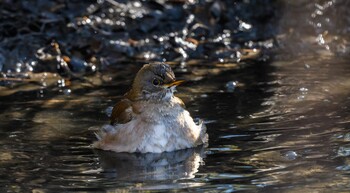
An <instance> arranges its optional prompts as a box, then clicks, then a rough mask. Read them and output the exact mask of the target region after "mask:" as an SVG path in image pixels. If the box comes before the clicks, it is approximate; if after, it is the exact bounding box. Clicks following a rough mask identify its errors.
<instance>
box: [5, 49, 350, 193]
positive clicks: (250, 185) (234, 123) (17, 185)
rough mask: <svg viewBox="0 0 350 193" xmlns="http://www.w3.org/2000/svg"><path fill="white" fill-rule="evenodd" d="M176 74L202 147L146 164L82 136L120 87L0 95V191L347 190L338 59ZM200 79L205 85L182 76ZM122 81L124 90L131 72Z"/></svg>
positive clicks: (349, 73)
mask: <svg viewBox="0 0 350 193" xmlns="http://www.w3.org/2000/svg"><path fill="white" fill-rule="evenodd" d="M281 57H282V56H281ZM306 63H307V64H308V66H305V64H306ZM186 69H187V70H188V72H186V73H181V72H182V71H183V69H181V68H179V67H177V68H175V73H176V74H178V76H179V78H184V77H192V78H191V79H192V80H193V81H192V82H190V83H188V84H187V85H186V86H183V87H180V88H179V89H178V90H179V92H178V95H179V96H180V97H182V98H183V99H184V100H185V101H186V104H187V106H188V109H189V111H190V112H191V113H192V115H193V116H195V117H201V118H203V119H205V120H206V122H207V127H208V133H209V136H210V143H209V147H208V148H203V147H200V148H198V149H189V150H182V151H177V152H171V153H164V154H146V155H143V154H127V153H126V154H116V153H111V152H103V151H97V150H94V149H91V148H90V144H91V143H92V142H93V141H94V140H95V137H94V135H93V132H94V131H95V130H96V129H98V127H100V126H101V125H103V124H104V123H106V122H107V119H108V118H107V115H106V113H105V110H106V109H107V108H108V107H109V106H112V105H113V104H114V103H115V101H117V100H118V98H119V97H118V96H120V95H121V94H122V93H123V92H124V91H125V90H127V88H128V86H127V84H128V83H127V82H124V83H122V84H121V83H120V82H119V81H115V82H113V81H112V82H109V84H101V85H99V86H89V85H88V86H85V87H82V86H81V85H80V84H78V85H74V84H75V83H74V82H73V83H72V84H73V85H72V86H71V87H70V88H71V89H72V91H71V93H70V94H66V93H65V92H63V91H60V90H54V89H53V90H50V89H43V90H42V91H40V90H39V91H38V90H36V89H34V90H32V91H22V92H18V93H15V94H12V95H10V96H2V97H1V101H2V103H1V108H0V109H1V117H0V118H1V121H0V122H1V123H0V124H1V127H0V128H1V134H0V136H1V140H0V141H1V149H0V154H1V156H0V157H1V159H0V164H1V178H0V179H1V180H0V185H1V187H2V189H3V190H6V191H10V192H23V191H43V192H45V191H87V192H93V191H107V192H110V191H111V192H112V191H120V190H125V191H126V190H164V191H166V190H183V191H206V190H208V191H209V190H214V191H228V192H231V191H238V190H247V191H253V192H265V191H287V192H288V191H290V192H309V191H317V190H319V191H321V190H328V191H331V192H333V191H338V190H339V191H344V190H347V189H348V188H349V185H348V181H349V177H348V176H349V175H348V171H349V168H350V166H349V160H348V156H349V155H350V153H349V152H350V144H349V141H350V140H349V135H350V134H349V127H350V116H349V106H350V95H349V92H348V90H349V89H350V81H349V78H348V77H350V69H349V67H348V60H346V59H344V58H338V57H333V56H308V55H305V56H299V58H298V59H296V60H292V61H281V60H276V61H273V62H271V63H269V62H267V63H261V62H260V63H256V62H255V63H251V64H246V66H245V67H244V68H240V69H237V68H221V69H218V68H214V69H216V71H215V73H211V71H213V68H208V67H203V66H192V67H191V66H189V67H187V68H186ZM203 70H206V71H207V72H208V73H207V75H206V76H203V77H200V76H194V75H193V74H200V73H199V72H200V71H203ZM190 72H191V73H190ZM189 75H191V76H189ZM105 76H107V75H105ZM108 76H111V77H112V78H113V77H117V75H116V74H109V75H108ZM124 76H125V78H126V79H128V80H131V79H132V77H133V74H132V73H129V74H125V75H124ZM116 79H117V78H116ZM196 79H198V80H196ZM230 81H235V82H238V83H239V84H240V85H241V86H237V87H236V88H235V90H234V91H232V90H230V89H228V88H227V86H226V84H227V82H230ZM74 86H76V87H77V88H74ZM40 93H43V96H42V97H40Z"/></svg>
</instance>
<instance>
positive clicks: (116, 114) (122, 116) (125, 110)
mask: <svg viewBox="0 0 350 193" xmlns="http://www.w3.org/2000/svg"><path fill="white" fill-rule="evenodd" d="M131 119H132V105H131V101H130V100H129V99H122V100H121V101H119V102H118V103H117V104H116V105H115V106H114V107H113V111H112V115H111V125H114V124H116V123H117V124H118V123H119V124H124V123H127V122H129V121H130V120H131Z"/></svg>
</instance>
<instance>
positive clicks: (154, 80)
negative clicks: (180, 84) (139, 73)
mask: <svg viewBox="0 0 350 193" xmlns="http://www.w3.org/2000/svg"><path fill="white" fill-rule="evenodd" d="M152 84H153V85H155V86H158V85H160V80H158V79H156V78H155V79H153V81H152Z"/></svg>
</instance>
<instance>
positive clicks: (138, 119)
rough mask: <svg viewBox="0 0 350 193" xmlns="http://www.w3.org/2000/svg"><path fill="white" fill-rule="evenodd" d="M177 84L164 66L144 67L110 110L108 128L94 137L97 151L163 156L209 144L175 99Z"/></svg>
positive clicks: (202, 129) (203, 129)
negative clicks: (163, 154)
mask: <svg viewBox="0 0 350 193" xmlns="http://www.w3.org/2000/svg"><path fill="white" fill-rule="evenodd" d="M183 82H184V81H183V80H176V78H175V74H174V72H173V70H172V69H171V67H170V66H169V65H168V64H166V63H164V62H153V63H149V64H145V65H143V67H142V68H141V69H140V70H139V71H138V72H137V74H136V76H135V78H134V81H133V83H132V85H131V89H130V90H129V91H128V92H127V93H126V94H125V95H124V96H123V98H122V99H121V100H120V101H119V102H118V103H117V104H116V105H115V106H114V107H113V110H112V114H111V116H110V124H106V125H104V126H102V127H101V129H100V130H99V131H98V132H97V133H95V134H96V137H97V141H95V142H94V143H93V147H94V148H96V149H102V150H109V151H114V152H128V153H162V152H171V151H176V150H180V149H187V148H193V147H196V146H200V145H203V144H207V143H208V134H207V132H206V126H205V124H204V122H203V120H200V121H198V122H197V123H196V122H195V121H194V120H193V118H192V117H191V115H190V113H189V112H188V111H187V110H186V108H185V104H184V102H183V101H182V100H181V99H180V98H178V97H176V96H175V95H174V92H175V91H176V87H177V86H179V85H180V84H182V83H183Z"/></svg>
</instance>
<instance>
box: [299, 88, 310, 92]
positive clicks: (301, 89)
mask: <svg viewBox="0 0 350 193" xmlns="http://www.w3.org/2000/svg"><path fill="white" fill-rule="evenodd" d="M299 91H301V92H307V91H309V89H307V88H305V87H301V88H300V89H299Z"/></svg>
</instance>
